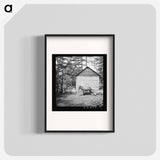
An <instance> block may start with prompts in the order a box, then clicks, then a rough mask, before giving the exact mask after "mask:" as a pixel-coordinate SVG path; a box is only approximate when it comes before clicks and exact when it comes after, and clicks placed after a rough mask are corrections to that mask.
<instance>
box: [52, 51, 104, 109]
mask: <svg viewBox="0 0 160 160" xmlns="http://www.w3.org/2000/svg"><path fill="white" fill-rule="evenodd" d="M106 63H107V54H82V55H81V54H52V100H53V101H52V111H106V110H107V101H106V94H107V93H106V80H107V77H106V76H107V74H106V67H107V64H106Z"/></svg>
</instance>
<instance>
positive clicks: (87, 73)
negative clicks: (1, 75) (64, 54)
mask: <svg viewBox="0 0 160 160" xmlns="http://www.w3.org/2000/svg"><path fill="white" fill-rule="evenodd" d="M77 76H100V75H99V74H98V73H97V72H96V71H94V70H93V69H91V68H90V67H86V68H84V69H83V70H82V71H80V72H79V73H78V74H77V75H76V77H77Z"/></svg>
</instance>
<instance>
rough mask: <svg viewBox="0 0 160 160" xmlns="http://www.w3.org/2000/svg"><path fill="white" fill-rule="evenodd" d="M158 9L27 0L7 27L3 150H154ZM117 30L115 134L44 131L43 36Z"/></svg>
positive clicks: (16, 152) (56, 152)
mask: <svg viewBox="0 0 160 160" xmlns="http://www.w3.org/2000/svg"><path fill="white" fill-rule="evenodd" d="M155 14H156V13H155V10H154V8H153V7H152V6H150V5H26V6H25V7H24V8H23V9H22V10H21V11H20V12H19V13H18V14H17V15H16V16H15V17H13V18H12V19H11V20H10V21H9V22H8V23H7V24H6V26H5V150H6V152H7V153H8V154H11V155H104V156H105V155H149V154H152V153H153V152H154V151H155V141H156V137H155V115H156V114H155V66H156V65H155V62H156V61H155V60H156V57H155V51H156V50H155V33H156V32H155ZM55 33H56V34H69V33H75V34H81V33H83V34H85V33H86V34H90V33H91V34H92V33H94V34H99V33H102V34H103V33H104V34H115V70H116V72H115V121H116V122H115V124H116V126H115V129H116V130H115V133H50V134H49V133H44V37H43V35H44V34H55Z"/></svg>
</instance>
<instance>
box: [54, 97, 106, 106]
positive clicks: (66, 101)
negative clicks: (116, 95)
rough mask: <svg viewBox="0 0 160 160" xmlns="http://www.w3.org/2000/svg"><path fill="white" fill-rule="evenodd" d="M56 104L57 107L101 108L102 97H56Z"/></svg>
mask: <svg viewBox="0 0 160 160" xmlns="http://www.w3.org/2000/svg"><path fill="white" fill-rule="evenodd" d="M56 103H57V106H59V107H65V106H67V107H69V106H70V107H73V106H74V107H80V106H83V107H88V106H89V107H102V106H103V95H102V94H101V95H78V94H63V95H59V96H57V98H56Z"/></svg>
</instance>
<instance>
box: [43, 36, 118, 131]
mask: <svg viewBox="0 0 160 160" xmlns="http://www.w3.org/2000/svg"><path fill="white" fill-rule="evenodd" d="M45 75H46V76H45V87H46V89H45V91H46V94H45V96H46V97H45V132H57V131H58V132H61V131H63V132H72V131H79V132H82V131H87V132H89V131H91V132H97V131H100V132H114V128H115V125H114V35H75V34H74V35H67V34H66V35H55V34H54V35H52V34H51V35H45Z"/></svg>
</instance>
